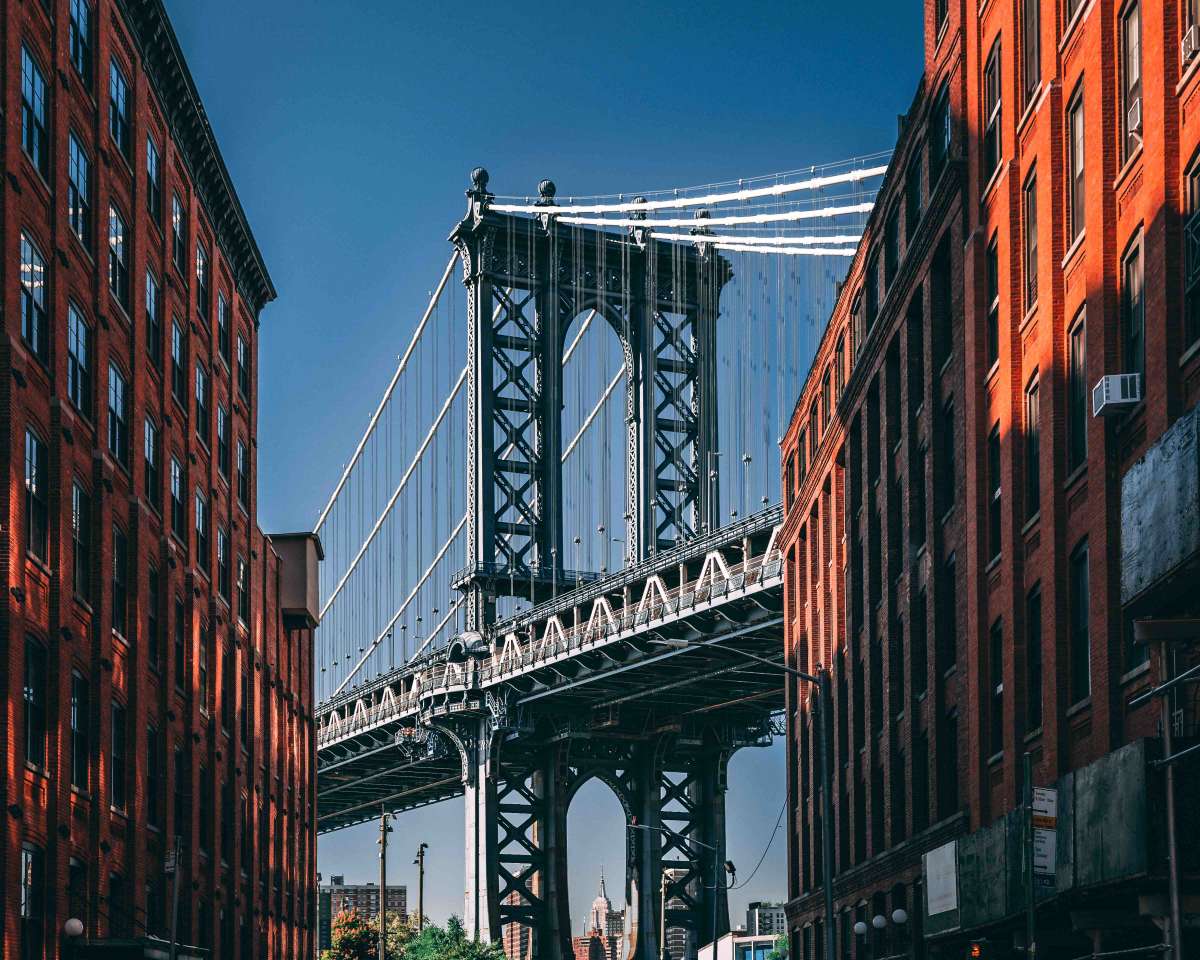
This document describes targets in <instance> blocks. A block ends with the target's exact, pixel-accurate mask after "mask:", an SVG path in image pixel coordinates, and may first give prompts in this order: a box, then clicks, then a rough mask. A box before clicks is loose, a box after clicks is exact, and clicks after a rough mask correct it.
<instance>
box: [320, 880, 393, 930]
mask: <svg viewBox="0 0 1200 960" xmlns="http://www.w3.org/2000/svg"><path fill="white" fill-rule="evenodd" d="M321 893H322V894H325V893H328V894H329V915H330V917H331V918H332V917H336V916H337V915H338V914H339V913H348V912H349V911H351V910H353V911H355V912H357V913H358V915H359V916H360V917H366V918H367V919H368V920H374V919H375V918H376V917H378V916H379V884H377V883H346V881H345V879H344V878H343V877H341V876H337V875H334V876H332V877H330V878H329V884H328V885H327V886H323V887H321ZM385 902H386V904H387V912H388V913H389V914H397V915H399V916H400V917H401V918H402V919H405V920H407V919H408V888H407V887H405V886H403V885H398V886H393V885H392V884H388V888H387V897H386V901H385Z"/></svg>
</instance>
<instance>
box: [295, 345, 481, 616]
mask: <svg viewBox="0 0 1200 960" xmlns="http://www.w3.org/2000/svg"><path fill="white" fill-rule="evenodd" d="M466 379H467V368H466V367H463V369H462V372H461V373H460V374H459V375H458V380H457V381H456V382H455V384H454V387H453V389H451V391H450V395H449V396H448V397H446V401H445V403H443V404H442V409H441V410H440V411H438V415H437V416H436V417H435V418H434V421H433V425H432V426H431V427H430V428H429V432H428V433H426V434H425V439H424V440H422V441H421V445H420V446H419V447H418V448H417V452H416V453H415V454H413V458H412V461H411V462H410V463H409V465H408V469H407V470H405V471H404V476H402V477H401V478H400V482H399V483H398V484H397V485H396V489H395V491H394V492H393V493H392V496H391V498H390V499H389V500H388V502H387V504H386V505H385V506H384V508H383V512H382V513H380V514H379V519H377V520H376V521H375V526H373V527H372V528H371V532H370V533H368V534H367V538H366V539H365V540H364V541H363V544H362V546H361V547H359V549H358V553H356V554H355V555H354V559H353V560H351V561H350V565H349V566H348V567H347V568H346V572H345V573H344V574H342V578H341V580H339V581H338V584H337V586H336V587H334V588H333V592H332V593H330V595H329V599H328V600H326V601H325V603H324V605H323V606H322V607H321V613H320V616H321V617H323V616H325V612H326V611H327V610H328V609H329V607H330V606H331V605H332V604H333V601H334V600H336V599H337V595H338V594H339V593H341V590H342V587H344V586H345V585H346V581H347V580H349V579H350V574H352V573H353V572H354V569H355V567H357V566H358V562H359V561H360V560H361V559H362V558H363V554H365V553H366V552H367V548H368V547H369V546H370V545H371V542H372V541H373V540H374V539H375V536H376V535H377V534H378V533H379V530H380V528H381V527H382V526H383V522H384V521H385V520H386V519H387V517H388V514H389V513H391V511H392V507H394V506H395V505H396V501H397V500H398V499H400V494H401V493H402V492H403V491H404V488H405V487H406V486H407V485H408V481H409V478H410V477H412V474H413V471H414V470H416V469H417V467H418V466H419V465H420V462H421V458H422V457H423V456H424V455H425V451H426V450H427V449H429V444H430V443H431V442H432V441H433V435H434V434H435V433H436V432H437V429H438V427H440V426H441V425H442V421H443V420H445V419H446V414H447V413H449V412H450V407H451V405H452V404H453V403H454V398H455V397H457V396H458V394H459V391H460V390H462V385H463V384H464V383H465V382H466ZM318 619H319V617H318Z"/></svg>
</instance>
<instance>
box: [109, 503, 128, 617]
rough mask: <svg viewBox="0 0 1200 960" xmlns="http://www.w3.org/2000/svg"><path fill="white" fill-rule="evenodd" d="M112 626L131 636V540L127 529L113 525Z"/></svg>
mask: <svg viewBox="0 0 1200 960" xmlns="http://www.w3.org/2000/svg"><path fill="white" fill-rule="evenodd" d="M112 628H113V632H114V633H118V634H120V635H121V636H122V637H128V636H129V632H128V631H129V540H128V539H127V538H126V536H125V531H124V530H122V529H121V528H120V527H117V526H114V527H113V572H112Z"/></svg>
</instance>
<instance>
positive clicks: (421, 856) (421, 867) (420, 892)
mask: <svg viewBox="0 0 1200 960" xmlns="http://www.w3.org/2000/svg"><path fill="white" fill-rule="evenodd" d="M428 847H429V844H427V843H425V842H424V841H422V842H421V843H420V845H418V847H417V859H416V860H414V861H413V863H415V864H416V865H417V935H418V936H420V934H421V932H422V931H423V930H424V929H425V850H426V849H427V848H428Z"/></svg>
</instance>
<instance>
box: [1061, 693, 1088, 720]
mask: <svg viewBox="0 0 1200 960" xmlns="http://www.w3.org/2000/svg"><path fill="white" fill-rule="evenodd" d="M1091 707H1092V697H1091V694H1088V696H1086V697H1084V698H1083V699H1082V700H1080V701H1079V702H1078V703H1075V704H1072V705H1071V706H1070V707H1068V708H1067V719H1068V720H1069V719H1071V717H1074V716H1078V715H1079V714H1081V713H1083V712H1084V711H1085V710H1090V709H1091Z"/></svg>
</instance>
